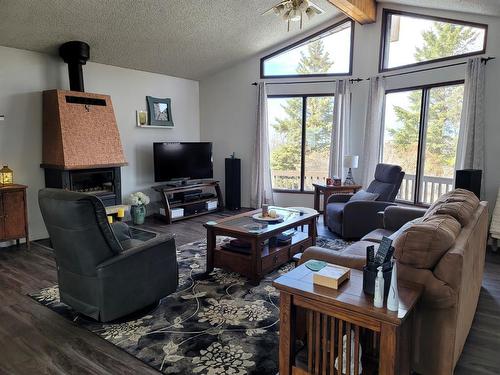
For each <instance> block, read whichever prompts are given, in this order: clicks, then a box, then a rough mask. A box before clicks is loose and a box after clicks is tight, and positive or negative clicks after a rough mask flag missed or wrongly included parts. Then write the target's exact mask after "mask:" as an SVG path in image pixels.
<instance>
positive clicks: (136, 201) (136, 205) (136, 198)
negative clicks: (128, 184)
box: [128, 191, 151, 225]
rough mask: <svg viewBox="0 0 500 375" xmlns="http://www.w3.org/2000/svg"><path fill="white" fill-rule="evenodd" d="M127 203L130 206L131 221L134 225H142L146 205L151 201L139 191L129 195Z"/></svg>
mask: <svg viewBox="0 0 500 375" xmlns="http://www.w3.org/2000/svg"><path fill="white" fill-rule="evenodd" d="M128 201H129V203H130V205H131V206H132V209H131V210H130V213H131V214H132V221H133V222H134V224H135V225H141V224H144V219H145V217H146V205H147V204H149V202H150V201H151V200H150V199H149V197H148V196H147V195H146V194H144V193H142V192H140V191H139V192H137V193H132V194H130V195H129V197H128Z"/></svg>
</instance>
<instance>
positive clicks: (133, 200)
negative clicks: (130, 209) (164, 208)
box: [129, 191, 151, 206]
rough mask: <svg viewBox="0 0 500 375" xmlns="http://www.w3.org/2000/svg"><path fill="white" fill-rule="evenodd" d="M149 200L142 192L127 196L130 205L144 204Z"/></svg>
mask: <svg viewBox="0 0 500 375" xmlns="http://www.w3.org/2000/svg"><path fill="white" fill-rule="evenodd" d="M150 201H151V200H150V199H149V197H148V196H147V195H146V194H144V193H143V192H140V191H139V192H137V193H132V194H130V196H129V202H130V204H131V205H132V206H146V205H148V204H149V202H150Z"/></svg>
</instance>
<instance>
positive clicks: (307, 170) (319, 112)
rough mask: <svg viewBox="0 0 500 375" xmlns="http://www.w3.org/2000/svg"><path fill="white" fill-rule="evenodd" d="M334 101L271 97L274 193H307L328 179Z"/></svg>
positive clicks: (324, 97)
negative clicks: (315, 184)
mask: <svg viewBox="0 0 500 375" xmlns="http://www.w3.org/2000/svg"><path fill="white" fill-rule="evenodd" d="M333 104H334V97H333V96H330V95H295V96H269V97H268V119H269V144H270V152H271V174H272V182H273V189H274V190H277V191H295V192H304V191H305V192H307V191H312V190H313V185H312V184H313V183H315V182H321V181H324V180H325V178H326V177H328V171H329V155H330V140H331V132H332V126H333Z"/></svg>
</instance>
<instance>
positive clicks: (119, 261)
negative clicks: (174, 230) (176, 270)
mask: <svg viewBox="0 0 500 375" xmlns="http://www.w3.org/2000/svg"><path fill="white" fill-rule="evenodd" d="M165 258H169V260H170V261H171V262H173V263H174V264H175V265H177V260H176V259H177V257H176V248H175V239H174V237H173V236H171V235H159V236H158V237H156V238H153V239H151V240H149V241H146V242H144V243H142V244H141V245H139V246H136V247H134V248H132V249H129V250H126V251H123V252H122V253H120V254H119V255H117V256H114V257H112V258H110V259H107V260H106V261H104V262H102V263H101V264H99V265H97V273H98V275H99V276H106V275H108V274H109V275H110V276H112V275H113V274H114V273H115V272H117V269H120V270H121V271H120V272H132V271H134V270H137V267H139V268H141V267H144V266H147V265H149V266H154V264H155V263H156V264H161V263H162V262H163V261H164V260H165ZM165 272H166V270H165Z"/></svg>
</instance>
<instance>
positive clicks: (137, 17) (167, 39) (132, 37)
mask: <svg viewBox="0 0 500 375" xmlns="http://www.w3.org/2000/svg"><path fill="white" fill-rule="evenodd" d="M277 2H278V0H105V1H103V0H0V16H1V21H0V45H3V46H8V47H14V48H21V49H27V50H32V51H38V52H44V53H50V54H57V47H58V46H59V45H60V44H62V43H63V42H66V41H69V40H82V41H85V42H87V43H89V44H90V47H91V50H90V53H91V61H94V62H99V63H103V64H109V65H116V66H121V67H126V68H133V69H138V70H144V71H149V72H156V73H163V74H168V75H173V76H177V77H185V78H191V79H201V78H203V77H205V76H207V75H209V74H210V73H213V72H216V71H218V70H221V69H223V68H224V67H226V66H230V65H232V64H234V63H236V62H238V61H241V60H243V59H245V58H247V57H250V56H252V55H254V54H256V53H258V52H260V51H263V50H265V49H268V48H270V47H271V46H273V45H276V44H279V43H281V42H284V41H286V40H288V39H290V38H293V37H294V36H296V35H297V34H299V33H300V30H298V26H297V24H294V25H293V26H294V27H293V29H292V31H291V32H289V33H287V32H286V24H285V22H283V21H282V20H281V19H280V18H279V17H276V16H275V15H274V14H268V15H265V16H261V13H262V12H263V11H265V10H267V9H269V8H270V7H271V6H272V5H274V4H276V3H277ZM315 3H316V4H318V5H319V6H320V7H321V8H323V9H324V10H325V11H326V13H325V14H322V15H320V16H317V17H315V18H313V19H312V20H311V21H306V22H305V23H304V29H303V30H302V32H304V31H306V30H308V29H310V28H313V27H315V26H317V25H319V24H321V23H324V22H326V21H328V20H329V19H331V18H334V17H336V16H338V15H339V12H338V11H337V9H336V8H335V7H333V6H332V5H331V4H329V3H328V1H327V0H315Z"/></svg>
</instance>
